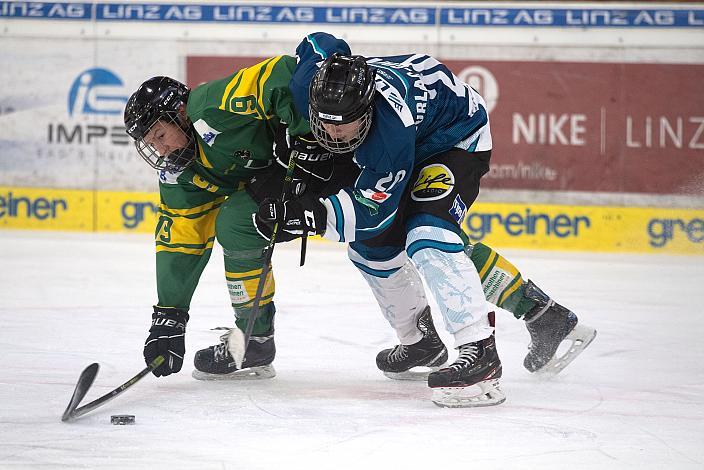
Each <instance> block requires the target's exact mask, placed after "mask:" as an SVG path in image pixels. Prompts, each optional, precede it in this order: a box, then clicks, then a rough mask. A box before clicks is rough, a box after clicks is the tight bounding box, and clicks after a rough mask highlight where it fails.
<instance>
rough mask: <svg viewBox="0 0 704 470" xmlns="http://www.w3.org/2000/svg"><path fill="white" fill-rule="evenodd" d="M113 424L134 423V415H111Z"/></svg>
mask: <svg viewBox="0 0 704 470" xmlns="http://www.w3.org/2000/svg"><path fill="white" fill-rule="evenodd" d="M110 423H112V424H134V415H112V416H110Z"/></svg>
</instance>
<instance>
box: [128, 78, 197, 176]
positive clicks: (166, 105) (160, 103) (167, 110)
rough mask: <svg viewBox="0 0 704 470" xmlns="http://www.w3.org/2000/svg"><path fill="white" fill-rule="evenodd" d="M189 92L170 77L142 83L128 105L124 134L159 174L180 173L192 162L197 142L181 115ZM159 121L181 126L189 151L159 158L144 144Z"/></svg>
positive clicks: (152, 79) (176, 152)
mask: <svg viewBox="0 0 704 470" xmlns="http://www.w3.org/2000/svg"><path fill="white" fill-rule="evenodd" d="M189 92H190V90H189V89H188V87H187V86H186V85H184V84H183V83H181V82H179V81H177V80H174V79H173V78H170V77H162V76H158V77H152V78H150V79H149V80H147V81H145V82H144V83H142V85H140V87H139V88H138V89H137V91H136V92H134V93H133V94H132V96H130V99H129V100H128V101H127V105H126V106H125V115H124V120H125V130H126V132H127V134H128V135H129V136H130V137H132V138H133V139H134V141H135V146H136V147H137V151H138V152H139V154H140V155H141V157H142V158H144V160H145V161H146V162H147V163H148V164H149V165H150V166H151V167H153V168H155V169H157V170H172V171H176V170H181V169H183V168H185V167H186V166H188V165H189V164H190V163H191V162H192V160H193V156H194V155H195V140H194V139H193V135H192V132H191V130H190V126H189V125H188V123H187V120H186V119H185V118H184V117H183V116H181V115H179V113H180V110H181V107H182V106H185V104H186V101H187V100H188V94H189ZM157 121H163V122H167V123H173V124H176V125H178V126H179V127H180V128H181V130H182V131H183V132H184V134H185V135H186V137H187V138H188V146H187V148H184V149H179V150H177V151H175V152H171V153H170V154H169V155H159V153H158V152H157V151H156V149H154V148H153V147H152V146H151V145H149V144H147V143H146V142H145V141H144V138H145V136H146V135H147V134H148V133H149V129H151V127H152V126H153V125H154V123H156V122H157Z"/></svg>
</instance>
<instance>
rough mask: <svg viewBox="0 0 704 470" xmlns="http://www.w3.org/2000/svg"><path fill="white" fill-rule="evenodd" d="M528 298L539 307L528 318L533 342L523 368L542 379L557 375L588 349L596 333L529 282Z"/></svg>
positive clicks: (526, 293)
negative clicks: (542, 377)
mask: <svg viewBox="0 0 704 470" xmlns="http://www.w3.org/2000/svg"><path fill="white" fill-rule="evenodd" d="M525 296H526V297H528V298H531V299H533V300H534V301H536V302H537V303H538V305H536V307H535V308H534V309H533V311H531V312H528V313H527V314H526V317H525V321H526V328H528V332H529V333H530V339H531V342H530V344H529V345H528V349H529V352H528V354H527V355H526V357H525V359H524V361H523V366H524V367H525V368H526V369H528V371H529V372H533V373H535V374H537V375H540V376H554V375H556V374H558V373H560V371H562V369H564V368H565V367H567V366H568V365H569V364H570V363H571V362H572V361H573V360H575V359H576V358H577V356H578V355H579V354H580V353H581V352H582V351H584V349H585V348H586V347H587V346H589V344H590V343H591V342H592V341H593V340H594V338H595V337H596V330H595V329H594V328H591V327H589V326H586V325H582V324H579V323H578V319H577V315H575V314H574V312H572V311H570V310H569V309H567V308H565V307H563V306H562V305H560V304H558V303H556V302H555V301H553V300H552V299H550V298H549V297H548V296H547V295H546V294H545V293H544V292H543V291H542V290H540V288H538V287H537V286H536V285H535V284H533V282H532V281H528V282H527V283H526V286H525ZM563 343H564V345H563ZM561 345H562V347H561Z"/></svg>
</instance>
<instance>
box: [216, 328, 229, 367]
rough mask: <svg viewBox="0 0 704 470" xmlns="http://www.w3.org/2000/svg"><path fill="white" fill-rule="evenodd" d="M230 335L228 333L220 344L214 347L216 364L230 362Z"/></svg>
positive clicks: (222, 337)
mask: <svg viewBox="0 0 704 470" xmlns="http://www.w3.org/2000/svg"><path fill="white" fill-rule="evenodd" d="M229 337H230V333H229V332H227V333H225V334H224V335H222V336H221V337H220V344H216V345H215V346H213V356H214V357H213V358H214V360H215V362H220V361H230V358H231V356H230V351H229V349H228V347H229V345H230V342H229V340H228V339H229Z"/></svg>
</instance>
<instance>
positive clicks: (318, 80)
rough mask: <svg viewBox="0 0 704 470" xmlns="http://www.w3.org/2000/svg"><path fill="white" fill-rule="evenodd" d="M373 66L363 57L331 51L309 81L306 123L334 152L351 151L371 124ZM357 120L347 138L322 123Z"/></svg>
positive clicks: (361, 139) (362, 139)
mask: <svg viewBox="0 0 704 470" xmlns="http://www.w3.org/2000/svg"><path fill="white" fill-rule="evenodd" d="M374 75H375V73H374V69H373V68H372V67H369V65H367V61H366V60H365V59H364V57H362V56H359V55H355V56H343V55H340V54H333V55H332V56H330V57H328V58H327V59H325V61H324V62H323V64H322V65H321V66H320V69H319V70H318V71H317V72H316V74H315V76H314V77H313V80H312V82H311V85H310V89H309V95H308V101H309V109H308V112H309V115H310V127H311V131H313V135H314V136H315V138H316V139H317V141H318V142H319V143H320V145H322V146H323V147H325V148H326V149H328V150H330V151H331V152H334V153H346V152H351V151H353V150H354V149H356V148H357V147H359V146H360V145H361V144H362V142H363V141H364V139H365V137H366V136H367V133H369V128H370V127H371V125H372V112H373V104H374V90H375V84H374ZM355 121H358V127H357V129H356V132H355V134H354V135H353V136H352V137H351V138H346V139H344V140H343V139H340V138H336V137H333V136H331V135H330V134H329V133H328V132H327V131H326V130H325V128H324V127H323V124H324V123H325V124H334V125H340V124H348V123H352V122H355Z"/></svg>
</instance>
